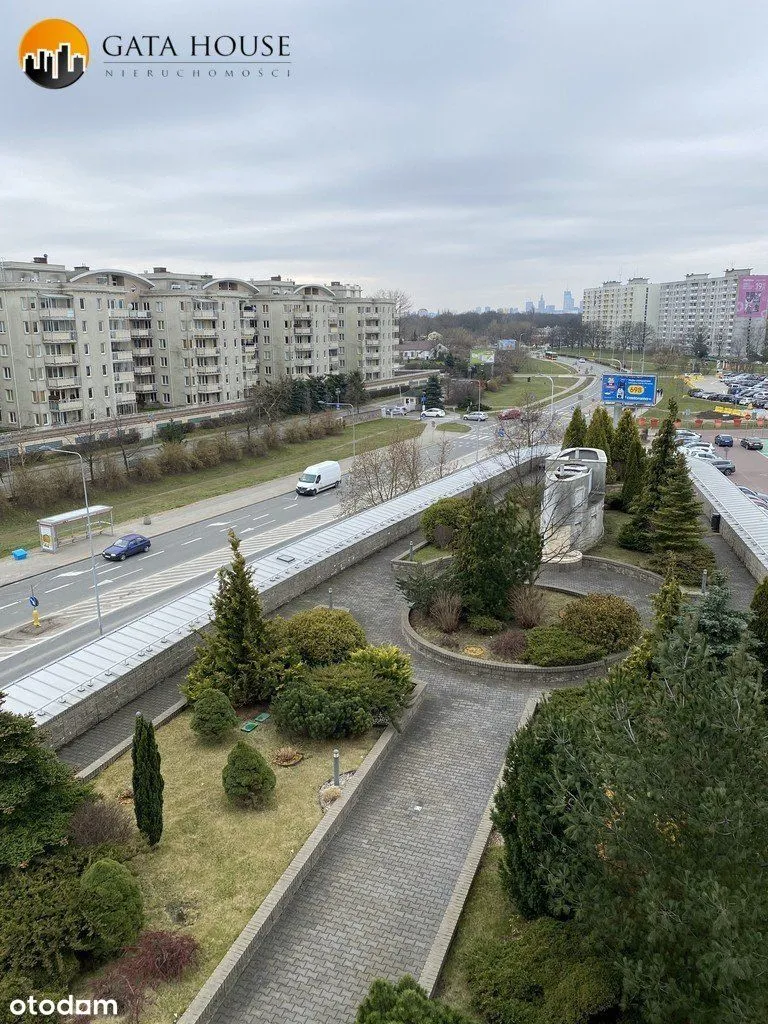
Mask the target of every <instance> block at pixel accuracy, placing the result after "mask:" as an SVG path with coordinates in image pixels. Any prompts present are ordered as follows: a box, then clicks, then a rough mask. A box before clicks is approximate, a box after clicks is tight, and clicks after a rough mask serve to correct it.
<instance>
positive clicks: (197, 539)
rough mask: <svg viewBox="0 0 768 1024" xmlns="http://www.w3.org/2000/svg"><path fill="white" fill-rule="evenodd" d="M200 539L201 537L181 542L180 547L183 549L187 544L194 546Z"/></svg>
mask: <svg viewBox="0 0 768 1024" xmlns="http://www.w3.org/2000/svg"><path fill="white" fill-rule="evenodd" d="M202 539H203V538H202V537H193V538H192V540H183V541H182V542H181V546H182V547H185V546H186V545H187V544H196V543H197V542H198V541H199V540H202Z"/></svg>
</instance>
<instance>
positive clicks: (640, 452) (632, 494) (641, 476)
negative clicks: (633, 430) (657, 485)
mask: <svg viewBox="0 0 768 1024" xmlns="http://www.w3.org/2000/svg"><path fill="white" fill-rule="evenodd" d="M647 462H648V459H647V456H646V454H645V449H644V448H643V446H642V443H641V442H640V439H639V438H637V440H635V441H633V442H632V444H631V445H630V446H629V453H628V455H627V460H626V462H625V464H624V483H623V485H622V488H621V501H622V504H623V505H624V510H625V511H627V512H628V511H629V509H630V508H631V506H632V503H633V502H634V501H635V500H636V499H637V498H639V497H640V495H641V494H642V493H643V487H644V485H645V474H646V468H647V466H646V464H647Z"/></svg>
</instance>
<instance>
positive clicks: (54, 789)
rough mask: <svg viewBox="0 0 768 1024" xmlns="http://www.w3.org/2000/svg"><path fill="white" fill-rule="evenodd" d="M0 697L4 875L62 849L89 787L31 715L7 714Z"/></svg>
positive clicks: (0, 843)
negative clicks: (49, 851)
mask: <svg viewBox="0 0 768 1024" xmlns="http://www.w3.org/2000/svg"><path fill="white" fill-rule="evenodd" d="M4 701H5V694H4V693H1V692H0V871H1V870H2V869H3V868H7V867H16V866H17V865H19V864H22V863H25V862H27V861H29V860H31V859H32V857H34V856H35V854H38V853H42V852H43V851H44V850H46V849H48V848H50V847H53V846H58V845H59V844H60V843H62V842H63V841H64V839H65V838H66V835H67V828H68V826H69V819H70V818H71V817H72V812H73V811H74V809H75V808H76V807H77V806H78V805H79V804H80V803H82V801H83V800H84V799H85V798H86V795H87V792H88V790H87V788H86V787H85V786H84V785H83V784H82V783H81V782H78V781H77V780H76V779H75V778H74V776H73V775H72V770H71V769H70V768H69V766H68V765H66V764H64V762H63V761H61V760H60V759H59V757H58V755H57V754H55V753H54V751H52V750H49V749H48V747H46V746H45V744H44V742H43V737H42V735H41V733H40V731H39V730H38V729H37V728H36V727H35V720H34V718H33V717H32V716H31V715H15V714H13V712H11V711H3V709H2V706H3V703H4Z"/></svg>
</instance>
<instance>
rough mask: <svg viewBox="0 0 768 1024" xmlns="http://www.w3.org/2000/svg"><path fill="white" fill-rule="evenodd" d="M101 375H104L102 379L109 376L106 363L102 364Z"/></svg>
mask: <svg viewBox="0 0 768 1024" xmlns="http://www.w3.org/2000/svg"><path fill="white" fill-rule="evenodd" d="M101 375H102V377H106V376H107V367H106V365H105V364H104V363H102V364H101Z"/></svg>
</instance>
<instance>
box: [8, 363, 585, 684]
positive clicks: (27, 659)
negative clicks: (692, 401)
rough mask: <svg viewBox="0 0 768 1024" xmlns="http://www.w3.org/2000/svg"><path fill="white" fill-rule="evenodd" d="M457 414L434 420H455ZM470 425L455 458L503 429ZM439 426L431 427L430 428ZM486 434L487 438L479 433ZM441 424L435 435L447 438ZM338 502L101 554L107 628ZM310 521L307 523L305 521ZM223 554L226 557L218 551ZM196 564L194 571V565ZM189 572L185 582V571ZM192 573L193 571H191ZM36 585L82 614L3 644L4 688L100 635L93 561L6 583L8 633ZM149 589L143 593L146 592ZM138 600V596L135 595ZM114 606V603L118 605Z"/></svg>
mask: <svg viewBox="0 0 768 1024" xmlns="http://www.w3.org/2000/svg"><path fill="white" fill-rule="evenodd" d="M598 390H599V389H598V385H597V382H593V383H592V384H590V385H589V386H588V387H587V388H586V389H584V390H583V391H582V392H580V393H579V394H578V395H574V396H568V397H566V398H564V399H561V400H560V401H559V402H558V401H556V402H555V411H556V412H557V413H559V415H560V416H561V417H562V418H565V419H567V418H568V417H569V416H570V413H571V411H572V409H573V407H574V406H575V405H576V404H577V403H579V404H581V405H582V407H586V406H588V404H589V403H590V402H593V401H594V400H595V399H596V397H597V394H598ZM456 418H457V417H448V419H446V420H439V421H432V422H443V423H444V422H448V421H449V420H450V419H456ZM467 425H468V426H469V427H470V430H469V432H468V433H466V434H454V433H450V434H449V435H448V436H449V437H450V439H451V442H452V449H451V457H452V458H460V457H462V456H467V455H471V454H472V453H475V452H476V453H478V456H479V457H482V456H483V454H484V453H485V451H486V449H487V447H488V446H489V445H491V444H492V443H493V441H494V440H495V437H496V434H495V431H496V429H497V427H498V424H497V421H496V420H495V418H491V417H489V419H488V420H487V421H486V422H485V423H479V424H478V423H469V424H467ZM428 429H431V428H428ZM478 435H479V436H478ZM439 436H440V435H439V432H438V431H437V430H436V428H435V439H436V440H437V439H439ZM337 505H338V494H337V492H336V491H328V492H326V493H324V494H320V495H318V496H317V497H316V498H298V497H297V496H296V495H295V494H294V493H293V492H288V493H286V494H284V495H278V496H277V497H275V498H270V499H268V500H265V501H257V502H254V503H253V504H251V505H248V506H246V507H244V508H241V509H237V510H236V511H234V512H232V513H231V514H224V515H222V516H219V517H211V518H210V519H206V520H203V521H201V522H199V523H196V524H194V525H191V526H186V527H182V528H180V529H177V530H172V531H169V532H168V533H163V534H159V535H157V536H155V537H154V538H153V539H152V547H151V549H150V551H148V552H146V553H144V554H140V555H134V556H132V557H131V558H128V559H126V560H125V561H124V562H107V561H105V560H104V559H102V558H101V557H99V556H98V555H97V565H96V572H97V579H98V586H99V594H100V597H101V600H102V605H103V606H105V607H103V609H102V621H103V626H104V632H105V633H107V632H110V631H111V630H113V629H116V628H118V627H119V626H121V625H124V624H125V623H127V622H130V621H132V620H133V619H136V618H138V617H139V616H141V615H144V614H146V613H147V612H149V611H152V610H153V609H155V608H157V607H159V606H161V605H163V604H166V603H168V602H170V601H172V600H174V599H176V598H179V597H181V596H183V595H184V594H186V593H189V592H190V591H191V590H193V589H195V588H196V587H199V586H201V585H202V584H203V583H204V582H205V581H206V580H207V579H210V578H212V576H213V574H214V572H215V567H214V565H213V563H215V564H216V565H219V564H222V563H223V562H225V561H226V560H227V553H228V546H227V540H226V534H227V531H228V530H229V529H230V527H231V528H233V529H235V531H236V532H237V534H238V535H239V536H240V537H242V539H243V542H244V544H245V543H246V542H248V541H251V540H255V541H256V542H258V541H259V539H260V538H261V537H262V536H264V537H265V540H267V541H268V540H269V537H270V535H271V532H272V531H278V532H280V531H281V530H282V531H283V532H286V531H290V532H291V534H292V537H296V536H299V535H304V534H306V533H309V532H313V531H314V530H318V529H322V528H323V526H324V525H325V524H324V523H321V524H319V525H313V523H312V519H311V517H315V518H317V517H318V515H320V516H321V517H322V514H323V513H324V512H325V513H328V514H330V513H331V510H332V509H335V508H336V506H337ZM302 519H306V520H307V522H306V525H305V528H304V529H302V523H301V520H302ZM109 540H110V538H108V537H107V538H104V542H103V545H102V547H106V545H107V543H108V541H109ZM286 542H287V539H286V538H282V539H276V540H275V542H274V543H272V544H270V545H269V546H263V547H261V549H260V550H259V551H258V552H257V553H255V554H254V555H252V556H251V557H248V559H247V560H248V561H251V560H253V559H255V558H259V557H261V556H262V555H263V554H265V553H266V552H267V551H269V550H272V549H274V548H276V547H279V546H281V545H282V544H284V543H286ZM219 553H220V555H221V559H220V560H219V558H218V557H217V555H218V554H219ZM205 556H209V558H208V559H207V565H206V567H205V568H202V567H201V570H200V572H197V571H196V569H195V562H196V560H198V559H200V561H201V562H202V563H205V562H206V558H205ZM187 570H188V571H187ZM185 573H186V576H187V578H185V579H183V580H182V581H181V582H179V581H178V580H179V576H180V574H181V575H185ZM190 574H192V575H190ZM134 583H135V585H136V588H137V590H136V594H131V595H130V600H126V601H125V602H117V606H115V602H114V600H112V601H111V600H110V597H109V595H110V592H111V591H119V589H120V588H123V592H124V593H125V588H126V587H128V588H130V587H131V586H132V585H133V584H134ZM30 584H32V585H33V586H34V593H35V596H36V597H37V598H38V599H39V601H40V607H39V611H40V613H41V615H42V616H53V617H54V618H55V617H57V616H60V617H63V619H64V620H66V618H67V616H71V615H72V614H73V609H75V610H76V609H78V607H79V606H80V607H81V609H82V614H81V615H80V617H79V619H78V620H76V621H75V623H74V624H73V625H71V626H67V627H66V628H64V630H63V631H62V632H59V633H55V634H53V635H51V636H41V637H39V639H37V640H36V642H35V644H34V646H32V647H29V648H27V649H24V650H20V651H16V652H13V651H12V650H11V649H9V648H6V649H5V651H4V650H3V648H2V646H1V645H0V688H2V686H3V685H6V684H7V683H9V682H12V681H13V680H15V679H17V678H19V677H20V676H21V675H25V674H28V673H29V672H33V671H34V670H35V669H37V668H40V667H41V666H43V665H46V664H48V663H50V662H51V661H54V660H55V659H56V658H59V657H61V656H62V655H64V654H66V653H68V652H70V651H73V650H76V649H77V648H78V647H80V646H82V645H83V644H86V643H88V642H89V641H90V640H92V639H94V638H95V637H96V636H97V635H98V633H97V628H96V611H95V602H94V590H93V578H92V571H91V564H90V559H88V558H86V559H82V560H81V561H78V562H75V563H72V564H70V565H67V566H61V567H59V568H56V569H51V570H49V571H48V572H45V573H41V574H40V575H38V576H35V577H34V578H33V579H31V580H22V581H19V582H17V583H9V584H6V585H5V586H3V587H0V628H2V630H3V631H8V630H13V629H14V627H18V626H21V625H24V624H28V623H29V622H30V617H31V609H30V606H29V602H28V598H29V596H30ZM138 594H141V596H138ZM134 598H136V599H134ZM110 604H111V605H112V606H111V607H110Z"/></svg>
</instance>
